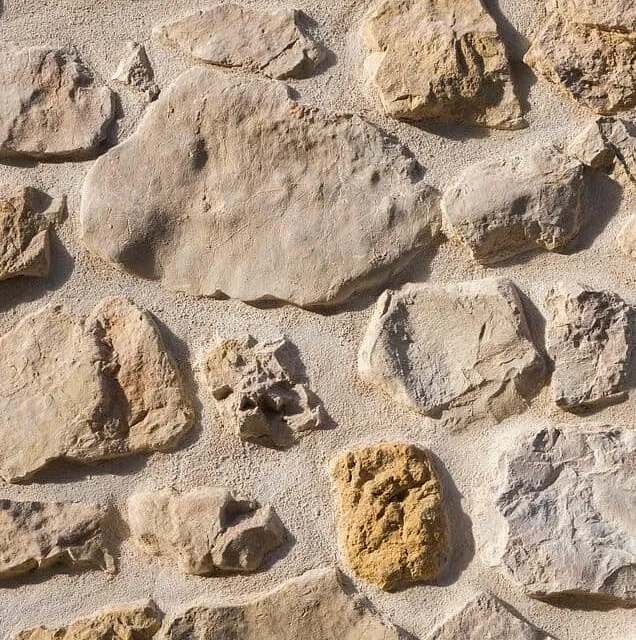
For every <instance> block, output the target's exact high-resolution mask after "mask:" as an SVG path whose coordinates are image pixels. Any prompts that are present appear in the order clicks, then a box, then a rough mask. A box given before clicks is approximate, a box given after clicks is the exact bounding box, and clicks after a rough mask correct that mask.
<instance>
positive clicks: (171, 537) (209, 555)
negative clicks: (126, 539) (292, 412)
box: [128, 487, 285, 576]
mask: <svg viewBox="0 0 636 640" xmlns="http://www.w3.org/2000/svg"><path fill="white" fill-rule="evenodd" d="M128 522H129V525H130V530H131V533H132V536H133V539H134V541H135V543H136V544H137V546H138V547H139V548H140V549H142V550H143V551H144V552H146V553H149V554H151V555H155V556H168V557H172V558H174V559H176V560H177V561H178V562H179V565H180V566H181V568H182V569H183V571H185V572H186V573H192V574H195V575H202V576H206V575H212V574H214V573H220V572H227V571H232V572H236V571H255V570H256V569H258V568H259V567H260V566H261V564H262V562H263V560H264V558H265V556H266V555H267V554H268V553H269V552H270V551H272V550H273V549H275V548H276V547H278V546H279V545H280V544H281V542H282V541H283V537H284V535H285V529H284V527H283V525H282V523H281V521H280V520H279V518H278V516H277V515H276V513H275V512H274V510H273V509H272V508H271V507H269V506H264V507H261V506H260V505H259V504H258V503H257V502H255V501H254V500H248V499H246V498H242V497H240V496H237V495H235V494H234V493H233V492H231V491H229V490H227V489H224V488H222V487H201V488H198V489H194V490H192V491H189V492H188V493H185V494H183V495H178V494H176V493H175V492H173V491H171V490H170V489H162V490H161V491H142V492H139V493H135V494H133V495H132V496H131V497H130V498H129V500H128Z"/></svg>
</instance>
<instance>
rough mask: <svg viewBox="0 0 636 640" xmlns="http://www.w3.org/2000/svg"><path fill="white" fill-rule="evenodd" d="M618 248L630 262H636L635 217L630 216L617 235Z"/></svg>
mask: <svg viewBox="0 0 636 640" xmlns="http://www.w3.org/2000/svg"><path fill="white" fill-rule="evenodd" d="M618 246H619V247H620V249H621V251H622V252H623V253H624V254H625V255H626V256H627V257H628V258H631V259H632V260H636V215H634V216H631V217H630V218H629V220H628V221H627V223H626V224H625V226H624V227H623V228H622V229H621V231H620V233H619V234H618Z"/></svg>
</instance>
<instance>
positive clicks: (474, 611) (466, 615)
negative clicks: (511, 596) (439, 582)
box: [427, 593, 554, 640]
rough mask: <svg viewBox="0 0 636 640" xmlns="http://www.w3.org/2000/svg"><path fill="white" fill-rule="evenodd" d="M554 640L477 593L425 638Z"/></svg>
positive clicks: (501, 604)
mask: <svg viewBox="0 0 636 640" xmlns="http://www.w3.org/2000/svg"><path fill="white" fill-rule="evenodd" d="M486 638H487V639H488V640H554V639H553V638H551V637H550V636H548V635H547V634H546V633H544V632H543V631H540V630H539V629H536V628H535V627H533V626H532V625H531V624H529V623H528V622H526V621H525V620H522V619H521V618H520V617H519V616H518V614H516V613H515V612H513V611H512V610H511V609H510V608H509V607H508V606H507V605H506V603H504V602H502V601H501V600H499V599H497V598H495V597H494V596H491V595H488V594H487V593H479V594H477V595H476V596H475V597H474V598H473V599H472V600H471V601H470V602H468V603H467V604H466V606H464V608H463V609H462V610H461V611H459V612H458V613H456V614H455V615H453V616H451V617H450V618H449V619H448V620H446V622H444V623H443V624H442V625H441V626H440V627H439V628H438V629H436V630H435V631H434V632H433V633H432V634H431V635H430V636H428V637H427V640H485V639H486Z"/></svg>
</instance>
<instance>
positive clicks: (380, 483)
mask: <svg viewBox="0 0 636 640" xmlns="http://www.w3.org/2000/svg"><path fill="white" fill-rule="evenodd" d="M332 479H333V483H334V488H335V492H336V498H337V502H338V530H339V538H340V544H341V547H342V550H343V552H344V554H345V557H346V560H347V564H348V565H349V566H350V567H351V569H352V571H353V572H354V573H355V574H356V575H357V576H359V577H360V578H362V579H363V580H366V581H367V582H370V583H371V584H374V585H376V586H378V587H380V588H381V589H385V590H387V591H392V590H394V589H397V588H399V587H405V586H409V585H412V584H414V583H417V582H428V581H431V580H435V579H436V578H437V577H438V576H439V575H440V574H441V572H442V570H443V569H444V567H445V565H446V562H447V560H448V557H449V555H450V546H451V543H450V531H449V525H448V521H447V517H446V514H445V509H444V503H443V496H442V488H441V486H440V483H439V480H438V478H437V474H436V473H435V469H434V467H433V464H432V462H431V460H430V458H429V456H428V454H427V453H426V452H425V451H423V450H422V449H418V448H417V447H414V446H412V445H406V444H399V443H389V442H384V443H381V444H377V445H372V446H368V447H365V448H362V449H356V450H353V451H347V452H346V453H343V454H342V455H340V456H339V457H338V458H337V459H336V461H335V463H334V465H333V469H332Z"/></svg>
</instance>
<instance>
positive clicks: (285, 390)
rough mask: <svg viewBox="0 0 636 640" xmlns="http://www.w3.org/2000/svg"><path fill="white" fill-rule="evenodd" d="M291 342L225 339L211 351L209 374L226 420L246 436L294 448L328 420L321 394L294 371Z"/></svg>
mask: <svg viewBox="0 0 636 640" xmlns="http://www.w3.org/2000/svg"><path fill="white" fill-rule="evenodd" d="M289 351H290V343H289V342H288V341H287V340H285V339H284V338H282V339H280V340H277V341H275V342H266V343H258V342H257V341H256V340H255V339H254V338H253V337H252V336H246V337H245V338H239V339H231V340H221V341H219V342H217V343H216V344H215V345H214V346H213V347H212V349H211V350H210V351H209V352H208V354H207V357H206V361H205V377H206V381H207V383H208V385H209V386H210V387H211V388H212V395H213V396H214V399H215V400H216V406H217V409H218V411H219V414H220V417H221V420H222V421H223V423H224V424H226V425H228V426H229V427H230V428H232V429H234V431H235V432H236V435H238V436H239V437H240V438H241V439H242V440H248V441H252V442H256V443H259V444H264V445H265V446H274V447H281V448H285V447H289V446H291V445H293V444H294V443H296V442H297V441H298V439H299V438H300V437H302V436H303V435H304V434H306V433H307V432H309V431H311V430H313V429H320V428H323V427H325V426H327V424H328V417H327V414H326V412H325V410H324V407H323V405H322V402H321V401H320V399H319V398H318V397H317V396H316V395H315V394H314V393H313V392H312V391H311V390H310V389H309V387H308V386H307V385H305V384H302V383H299V382H298V380H297V379H296V378H295V376H294V375H293V374H292V373H291V372H290V371H289V368H288V366H287V362H286V360H288V357H286V356H288V355H289Z"/></svg>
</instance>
